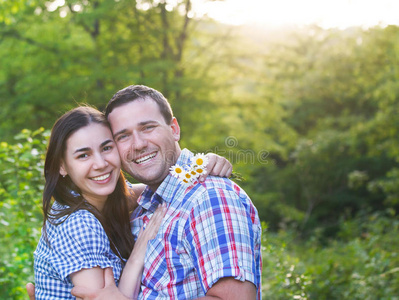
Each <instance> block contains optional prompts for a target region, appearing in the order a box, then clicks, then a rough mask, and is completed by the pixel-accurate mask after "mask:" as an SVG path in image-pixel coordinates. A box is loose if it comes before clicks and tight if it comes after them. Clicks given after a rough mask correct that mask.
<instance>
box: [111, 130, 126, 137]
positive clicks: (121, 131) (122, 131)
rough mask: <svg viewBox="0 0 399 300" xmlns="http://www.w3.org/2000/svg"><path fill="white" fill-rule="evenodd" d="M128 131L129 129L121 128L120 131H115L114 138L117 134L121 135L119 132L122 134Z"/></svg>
mask: <svg viewBox="0 0 399 300" xmlns="http://www.w3.org/2000/svg"><path fill="white" fill-rule="evenodd" d="M126 131H127V129H122V130H119V131H118V132H115V133H114V134H113V136H114V138H115V137H116V136H117V135H119V134H121V133H125V132H126Z"/></svg>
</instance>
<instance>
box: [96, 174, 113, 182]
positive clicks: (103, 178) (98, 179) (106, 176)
mask: <svg viewBox="0 0 399 300" xmlns="http://www.w3.org/2000/svg"><path fill="white" fill-rule="evenodd" d="M109 176H111V173H108V174H105V175H102V176H98V177H93V178H92V179H93V180H96V181H100V180H105V179H107V178H108V177H109Z"/></svg>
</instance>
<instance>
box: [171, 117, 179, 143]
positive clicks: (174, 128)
mask: <svg viewBox="0 0 399 300" xmlns="http://www.w3.org/2000/svg"><path fill="white" fill-rule="evenodd" d="M170 127H171V128H172V134H173V136H174V138H175V141H176V142H178V141H179V140H180V126H179V122H177V119H176V118H175V117H173V119H172V122H171V125H170Z"/></svg>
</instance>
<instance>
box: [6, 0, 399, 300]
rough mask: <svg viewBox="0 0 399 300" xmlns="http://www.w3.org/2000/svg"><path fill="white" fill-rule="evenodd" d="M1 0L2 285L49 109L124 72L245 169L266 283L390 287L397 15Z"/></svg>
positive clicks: (30, 228)
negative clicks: (222, 19)
mask: <svg viewBox="0 0 399 300" xmlns="http://www.w3.org/2000/svg"><path fill="white" fill-rule="evenodd" d="M56 3H58V5H55V4H56ZM173 3H174V4H173ZM0 6H1V7H0V44H1V47H0V66H1V68H0V100H1V110H0V139H1V142H0V224H1V226H0V239H1V244H0V251H1V252H0V298H1V299H25V298H26V294H25V288H24V285H25V283H26V282H28V281H33V257H32V254H33V251H34V249H35V247H36V243H37V241H38V238H39V235H40V227H41V220H42V216H41V193H42V188H43V177H42V172H43V171H42V169H43V158H44V154H45V148H46V141H47V138H48V133H49V130H50V129H51V126H52V124H53V123H54V121H55V120H56V118H57V117H59V116H60V115H61V114H62V113H63V112H65V111H66V110H67V109H69V108H71V107H74V106H76V105H77V104H78V103H81V102H88V103H90V104H92V105H95V106H97V107H98V108H100V109H102V108H103V107H104V106H105V104H106V102H107V101H108V99H110V97H111V96H112V95H113V94H114V92H116V91H117V90H119V89H120V88H123V87H125V86H127V85H129V84H145V85H149V86H151V87H154V88H156V89H158V90H160V91H161V92H163V93H164V95H165V96H166V97H167V98H168V99H169V100H170V102H171V103H172V106H173V108H174V112H175V115H176V116H177V118H178V120H179V122H180V125H181V127H182V131H183V134H182V141H181V143H182V145H183V146H184V147H188V148H190V149H193V150H196V151H198V152H200V151H201V152H208V151H213V152H216V153H218V154H220V155H224V156H225V157H227V158H228V159H230V160H231V161H232V163H233V164H234V169H235V171H237V172H238V173H241V174H242V176H243V177H244V178H245V180H244V181H242V182H240V185H242V186H243V187H244V188H245V190H246V191H247V192H248V193H249V194H250V195H251V198H252V199H253V201H254V202H255V204H256V206H257V208H258V210H259V214H260V216H261V219H262V221H263V222H264V235H263V238H264V240H263V248H264V249H263V250H264V252H263V254H264V255H263V258H264V276H263V289H264V293H263V294H264V298H265V299H399V297H398V296H397V295H399V256H398V250H397V249H399V245H398V244H399V241H398V239H397V238H396V237H397V236H398V224H399V219H398V207H399V184H398V183H399V166H398V158H399V150H398V149H399V145H398V138H397V137H398V131H399V123H398V118H397V116H398V107H399V105H398V104H399V103H398V102H399V99H398V95H399V51H398V49H399V27H397V26H388V27H383V28H382V27H374V28H370V29H362V28H350V29H347V30H335V29H329V30H326V29H322V28H319V27H317V26H309V27H306V28H301V29H299V28H296V29H290V30H283V29H280V30H278V31H271V30H269V31H266V30H264V29H263V30H262V29H259V28H258V29H257V28H246V27H231V26H226V25H222V24H218V23H216V22H214V21H212V20H209V19H207V18H206V17H202V18H197V17H196V16H195V13H194V12H193V9H192V3H191V1H189V0H186V1H174V2H172V1H166V0H163V1H149V0H142V1H131V0H119V1H115V0H85V1H79V0H73V1H65V2H63V1H55V2H51V1H41V0H29V1H27V0H17V1H0ZM38 128H40V129H38Z"/></svg>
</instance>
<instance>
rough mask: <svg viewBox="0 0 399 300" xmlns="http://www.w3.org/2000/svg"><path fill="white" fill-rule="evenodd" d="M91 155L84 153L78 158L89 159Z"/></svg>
mask: <svg viewBox="0 0 399 300" xmlns="http://www.w3.org/2000/svg"><path fill="white" fill-rule="evenodd" d="M88 156H89V155H87V153H84V154H80V155H79V156H78V158H86V157H88Z"/></svg>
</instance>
